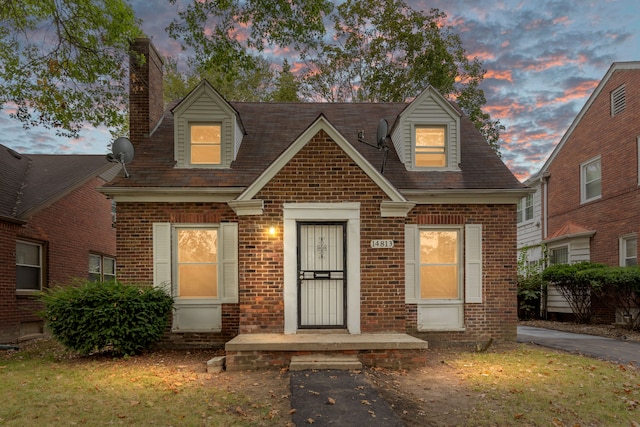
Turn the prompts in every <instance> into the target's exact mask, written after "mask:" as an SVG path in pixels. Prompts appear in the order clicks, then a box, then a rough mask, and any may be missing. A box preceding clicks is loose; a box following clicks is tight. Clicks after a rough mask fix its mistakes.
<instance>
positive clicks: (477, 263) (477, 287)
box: [464, 224, 482, 304]
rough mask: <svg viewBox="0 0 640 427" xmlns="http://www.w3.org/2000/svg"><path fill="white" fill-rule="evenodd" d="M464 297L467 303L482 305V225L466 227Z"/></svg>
mask: <svg viewBox="0 0 640 427" xmlns="http://www.w3.org/2000/svg"><path fill="white" fill-rule="evenodd" d="M464 259H465V263H464V272H465V284H464V297H465V302H467V303H480V304H481V303H482V224H468V225H465V238H464Z"/></svg>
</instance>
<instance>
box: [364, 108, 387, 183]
mask: <svg viewBox="0 0 640 427" xmlns="http://www.w3.org/2000/svg"><path fill="white" fill-rule="evenodd" d="M388 133H389V123H387V121H386V120H385V119H380V121H379V122H378V132H377V134H376V145H373V144H370V143H368V142H367V141H366V140H365V139H364V130H361V131H359V132H358V141H360V142H362V143H363V144H367V145H368V146H370V147H373V148H377V149H378V150H382V152H383V154H382V168H380V173H384V167H385V165H386V164H387V156H388V155H389V147H388V146H387V136H388Z"/></svg>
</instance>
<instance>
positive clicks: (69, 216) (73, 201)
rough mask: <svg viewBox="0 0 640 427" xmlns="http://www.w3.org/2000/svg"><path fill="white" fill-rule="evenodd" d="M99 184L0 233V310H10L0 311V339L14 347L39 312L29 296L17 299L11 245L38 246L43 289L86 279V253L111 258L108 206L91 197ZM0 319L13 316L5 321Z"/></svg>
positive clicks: (113, 252) (103, 200) (96, 181)
mask: <svg viewBox="0 0 640 427" xmlns="http://www.w3.org/2000/svg"><path fill="white" fill-rule="evenodd" d="M102 184H104V180H102V179H100V178H97V177H96V178H94V179H92V180H90V181H88V182H87V183H85V184H84V185H82V186H81V187H79V188H77V189H75V190H74V191H72V192H71V193H69V194H68V195H66V196H65V197H63V198H61V199H60V200H58V201H56V202H55V203H53V204H52V205H50V206H48V207H47V208H45V209H43V210H41V211H39V212H37V213H36V214H34V215H33V216H32V217H31V218H29V219H28V222H27V224H26V225H25V226H20V227H13V226H11V227H8V228H7V227H6V226H5V227H3V238H2V243H0V245H1V246H2V248H1V250H2V252H0V253H2V254H3V256H2V257H1V258H2V259H3V261H2V262H1V265H2V267H1V268H2V269H3V271H2V272H1V274H0V277H2V280H3V283H2V285H0V288H2V301H3V302H2V304H3V305H4V304H5V301H9V304H8V307H6V308H7V311H5V310H4V309H3V310H0V325H1V326H0V331H8V332H0V335H4V336H6V337H7V338H8V339H9V340H10V341H15V340H16V339H17V338H18V335H16V331H17V332H18V333H19V331H20V324H21V323H24V322H39V321H40V320H41V319H40V317H39V316H38V315H37V314H36V312H37V311H39V310H41V309H42V306H41V304H40V303H39V302H38V300H37V299H36V298H35V297H33V296H27V295H16V283H15V271H16V266H15V245H16V239H26V240H30V241H34V242H36V243H40V244H42V245H43V258H44V259H43V265H44V279H43V285H44V286H45V287H51V286H54V285H64V284H67V283H69V282H70V281H72V280H73V279H74V278H87V277H88V274H89V253H96V254H100V255H108V256H111V257H115V255H116V243H115V242H116V232H115V229H114V228H113V226H112V219H111V201H110V200H108V199H107V198H106V197H105V196H104V195H102V194H100V193H98V192H97V191H95V189H96V187H99V186H101V185H102ZM8 229H10V230H8ZM7 230H8V231H7ZM7 250H8V252H7ZM4 254H11V256H4ZM5 273H6V274H5ZM5 296H6V297H7V299H6V300H5ZM5 313H12V314H11V315H10V318H8V319H6V320H5V317H4V316H5ZM5 341H6V339H5Z"/></svg>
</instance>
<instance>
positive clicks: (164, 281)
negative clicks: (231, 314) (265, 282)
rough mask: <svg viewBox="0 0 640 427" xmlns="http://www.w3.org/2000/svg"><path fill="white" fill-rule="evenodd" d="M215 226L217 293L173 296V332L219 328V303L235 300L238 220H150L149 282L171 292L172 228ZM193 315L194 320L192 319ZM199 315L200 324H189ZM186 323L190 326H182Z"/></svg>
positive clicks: (172, 291)
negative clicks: (212, 221)
mask: <svg viewBox="0 0 640 427" xmlns="http://www.w3.org/2000/svg"><path fill="white" fill-rule="evenodd" d="M176 227H177V228H180V227H190V228H208V229H211V228H217V229H218V297H217V298H175V300H174V301H175V302H174V315H173V326H172V330H173V331H174V332H220V331H221V330H222V304H234V303H238V224H237V223H225V222H222V223H219V224H171V223H168V222H163V223H154V224H153V285H154V286H155V287H161V288H163V289H165V290H167V291H170V292H171V295H175V292H174V285H173V283H175V281H174V276H173V272H174V271H175V270H176V268H175V257H174V252H175V248H174V244H173V240H174V237H173V236H174V228H176ZM194 319H195V320H194ZM198 319H202V321H203V322H204V323H203V324H202V325H203V326H202V327H198V326H193V324H194V322H196V321H197V320H198ZM185 323H188V324H189V325H190V326H188V327H182V326H181V324H185Z"/></svg>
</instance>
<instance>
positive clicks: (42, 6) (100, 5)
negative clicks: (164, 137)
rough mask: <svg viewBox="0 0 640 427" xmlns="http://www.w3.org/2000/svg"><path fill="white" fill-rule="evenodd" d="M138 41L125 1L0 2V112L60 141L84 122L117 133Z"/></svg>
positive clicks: (73, 134) (134, 22) (26, 0)
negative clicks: (49, 131)
mask: <svg viewBox="0 0 640 427" xmlns="http://www.w3.org/2000/svg"><path fill="white" fill-rule="evenodd" d="M139 34H140V30H139V26H138V21H137V20H136V19H135V17H134V14H133V10H132V9H131V7H130V6H129V5H128V4H127V3H126V1H125V0H100V1H95V0H65V1H59V0H21V1H7V0H4V1H0V108H8V109H15V112H12V113H11V114H10V115H11V117H13V118H15V119H18V120H19V121H20V122H22V124H23V126H24V127H25V128H29V127H32V126H43V127H45V128H50V129H51V128H52V129H55V131H56V133H57V134H58V135H62V136H71V137H77V136H78V133H79V130H80V129H81V127H82V126H83V124H84V123H89V124H91V125H93V126H99V125H106V126H109V127H118V126H123V125H124V124H125V123H126V116H125V115H124V114H123V109H125V106H126V105H127V91H126V83H127V78H126V77H127V70H128V67H127V66H126V64H127V62H128V58H129V47H130V44H131V42H132V41H133V40H134V39H135V37H137V36H138V35H139Z"/></svg>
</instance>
